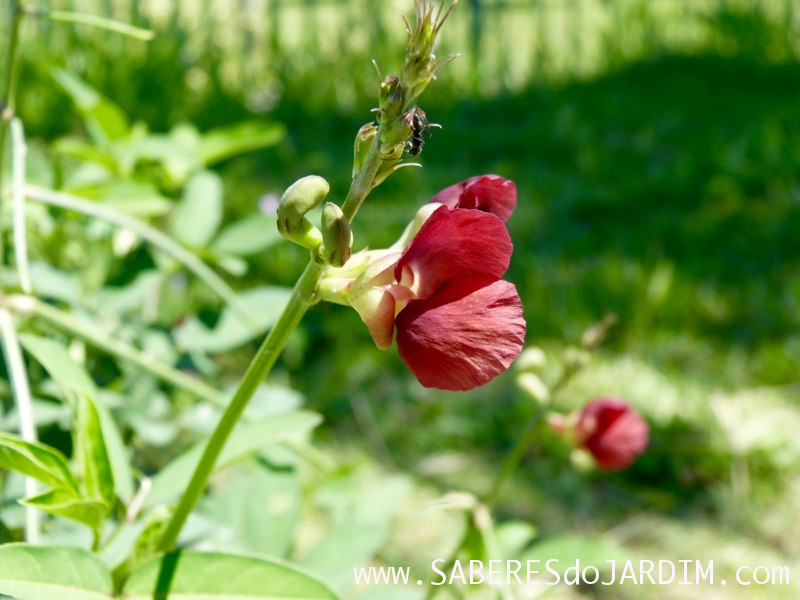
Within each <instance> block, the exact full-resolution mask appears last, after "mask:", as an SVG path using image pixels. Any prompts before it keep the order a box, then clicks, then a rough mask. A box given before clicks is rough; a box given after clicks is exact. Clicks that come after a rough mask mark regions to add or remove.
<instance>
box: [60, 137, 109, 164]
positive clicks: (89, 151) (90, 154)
mask: <svg viewBox="0 0 800 600" xmlns="http://www.w3.org/2000/svg"><path fill="white" fill-rule="evenodd" d="M52 150H53V151H54V152H57V153H58V154H63V155H65V156H71V157H72V158H77V159H78V160H82V161H86V162H93V163H97V164H98V165H102V166H104V167H105V168H107V169H108V170H110V171H113V170H114V169H115V168H116V164H115V162H114V157H113V156H111V154H110V153H109V152H103V151H102V150H101V149H99V148H98V147H97V146H95V145H94V144H90V143H89V142H86V141H84V140H79V139H77V138H71V137H69V138H61V139H60V140H56V141H55V142H53V144H52Z"/></svg>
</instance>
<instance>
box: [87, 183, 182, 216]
mask: <svg viewBox="0 0 800 600" xmlns="http://www.w3.org/2000/svg"><path fill="white" fill-rule="evenodd" d="M99 200H102V202H103V204H104V205H105V206H107V207H109V208H111V209H112V210H118V211H119V212H123V213H125V214H128V215H133V216H135V217H139V218H148V217H158V216H161V215H164V214H166V213H167V212H168V211H169V210H170V208H172V201H171V200H170V199H168V198H166V197H165V196H163V195H161V194H160V193H159V191H158V188H157V187H156V186H155V185H153V184H151V183H139V182H134V181H113V182H112V183H111V184H110V185H109V186H108V187H107V188H106V189H104V190H103V191H102V193H101V194H100V196H99Z"/></svg>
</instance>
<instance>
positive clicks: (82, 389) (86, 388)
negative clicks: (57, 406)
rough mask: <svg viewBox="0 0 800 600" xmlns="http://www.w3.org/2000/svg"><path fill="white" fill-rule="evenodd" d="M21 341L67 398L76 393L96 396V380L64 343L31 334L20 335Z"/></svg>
mask: <svg viewBox="0 0 800 600" xmlns="http://www.w3.org/2000/svg"><path fill="white" fill-rule="evenodd" d="M19 341H20V342H21V343H22V346H23V347H24V348H25V350H27V351H28V353H30V354H31V355H32V356H33V358H35V359H36V360H37V361H38V362H39V363H41V365H42V366H43V367H44V368H45V370H46V371H47V372H48V373H49V374H50V377H52V378H53V381H55V383H56V385H57V386H58V387H59V389H60V390H61V393H62V394H64V397H65V399H66V400H68V401H71V400H72V399H73V398H74V397H75V396H74V395H76V394H77V395H83V396H88V397H94V396H95V393H96V388H95V385H94V381H92V379H91V377H89V374H88V373H87V372H86V369H85V368H83V366H81V365H79V364H78V363H76V362H75V361H74V360H72V357H71V356H70V355H69V352H67V349H66V348H65V347H64V346H63V345H62V344H59V343H58V342H54V341H53V340H48V339H46V338H42V337H37V336H35V335H30V334H23V335H20V336H19Z"/></svg>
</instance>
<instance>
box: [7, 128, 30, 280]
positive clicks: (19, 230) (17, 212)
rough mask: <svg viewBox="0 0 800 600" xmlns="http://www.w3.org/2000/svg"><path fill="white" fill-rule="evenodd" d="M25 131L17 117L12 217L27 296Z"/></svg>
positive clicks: (19, 270) (16, 253)
mask: <svg viewBox="0 0 800 600" xmlns="http://www.w3.org/2000/svg"><path fill="white" fill-rule="evenodd" d="M27 152H28V149H27V147H26V146H25V131H24V130H23V128H22V121H20V120H19V119H18V118H17V117H14V118H13V119H12V120H11V215H12V223H13V230H14V263H15V264H16V266H17V273H18V274H19V284H20V287H21V288H22V291H23V292H25V293H26V294H30V293H31V274H30V270H29V269H28V235H27V230H26V226H25V191H24V187H25V155H26V154H27Z"/></svg>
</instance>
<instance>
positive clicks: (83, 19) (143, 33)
mask: <svg viewBox="0 0 800 600" xmlns="http://www.w3.org/2000/svg"><path fill="white" fill-rule="evenodd" d="M33 14H34V15H35V16H42V17H47V18H48V19H50V20H51V21H61V22H63V23H76V24H78V25H89V26H90V27H98V28H100V29H107V30H108V31H113V32H114V33H120V34H122V35H127V36H128V37H132V38H134V39H137V40H142V41H144V42H147V41H150V40H152V39H153V38H154V37H155V35H156V34H155V32H153V31H150V30H149V29H142V28H141V27H135V26H133V25H129V24H128V23H122V22H121V21H115V20H113V19H106V18H105V17H98V16H97V15H86V14H83V13H74V12H68V11H64V10H51V11H47V12H43V13H33Z"/></svg>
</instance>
